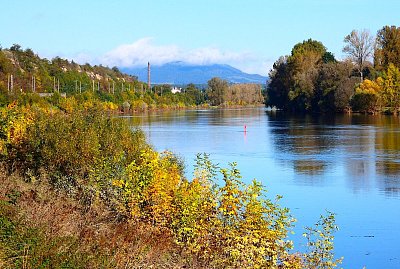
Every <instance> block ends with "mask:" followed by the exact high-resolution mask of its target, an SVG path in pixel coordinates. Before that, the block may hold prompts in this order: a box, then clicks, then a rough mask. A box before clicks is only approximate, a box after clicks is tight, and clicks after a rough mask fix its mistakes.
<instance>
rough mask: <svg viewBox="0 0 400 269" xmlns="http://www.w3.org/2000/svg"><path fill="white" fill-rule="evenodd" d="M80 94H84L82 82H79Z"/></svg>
mask: <svg viewBox="0 0 400 269" xmlns="http://www.w3.org/2000/svg"><path fill="white" fill-rule="evenodd" d="M79 93H82V82H81V81H80V80H79Z"/></svg>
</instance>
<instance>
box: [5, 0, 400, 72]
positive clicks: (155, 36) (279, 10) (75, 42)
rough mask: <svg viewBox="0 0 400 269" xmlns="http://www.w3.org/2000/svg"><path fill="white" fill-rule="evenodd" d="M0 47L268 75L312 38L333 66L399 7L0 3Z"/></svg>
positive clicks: (319, 2)
mask: <svg viewBox="0 0 400 269" xmlns="http://www.w3.org/2000/svg"><path fill="white" fill-rule="evenodd" d="M0 7H1V10H2V12H1V15H0V25H1V26H0V29H1V30H0V45H1V46H2V47H3V48H9V47H10V46H12V45H13V44H19V45H21V46H22V48H23V49H26V48H31V49H32V50H33V51H35V52H36V53H38V54H39V55H40V56H42V57H46V58H48V59H51V58H53V57H55V56H60V57H62V58H67V59H70V60H74V61H76V62H78V63H82V64H84V63H87V62H88V63H90V64H102V65H106V66H110V67H112V66H118V67H130V66H135V67H137V66H143V67H144V66H146V65H147V62H150V63H151V64H153V65H160V64H163V63H167V62H172V61H184V62H188V63H193V64H213V63H219V64H230V65H232V66H234V67H236V68H239V69H241V70H243V71H245V72H248V73H257V74H261V75H267V74H268V72H269V70H270V69H271V67H272V65H273V63H274V62H275V61H276V60H277V59H278V58H279V57H280V56H283V55H288V54H290V51H291V49H292V48H293V46H294V45H295V44H296V43H299V42H302V41H303V40H306V39H309V38H312V39H314V40H318V41H320V42H322V43H323V44H324V46H325V47H326V48H327V50H328V51H331V52H332V53H333V54H334V55H335V57H336V58H337V59H344V58H345V57H346V55H345V54H344V53H343V52H342V48H343V46H344V43H343V39H344V37H345V36H346V35H348V34H349V33H350V32H351V31H352V30H353V29H356V30H363V29H367V30H369V31H370V33H371V34H372V35H376V32H377V31H378V30H379V29H381V28H382V27H383V26H385V25H396V26H400V13H399V12H400V1H399V0H386V1H379V0H376V1H375V0H276V1H275V0H240V1H239V0H143V1H142V0H138V1H134V0H131V1H129V0H113V1H110V0H107V1H106V0H80V1H79V0H69V1H66V0H65V1H64V0H57V1H55V0H40V1H39V0H38V1H29V0H0Z"/></svg>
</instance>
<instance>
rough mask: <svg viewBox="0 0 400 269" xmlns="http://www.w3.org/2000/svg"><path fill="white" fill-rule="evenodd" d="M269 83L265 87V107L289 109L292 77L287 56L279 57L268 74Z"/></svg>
mask: <svg viewBox="0 0 400 269" xmlns="http://www.w3.org/2000/svg"><path fill="white" fill-rule="evenodd" d="M269 78H270V80H269V83H268V86H267V103H266V105H267V106H271V107H272V106H275V107H277V108H279V109H283V110H287V109H289V96H288V93H289V89H290V85H291V83H292V82H291V80H292V77H291V75H290V66H289V63H288V56H285V57H283V56H282V57H280V58H279V59H278V60H277V61H276V62H275V63H274V65H273V67H272V69H271V71H270V72H269Z"/></svg>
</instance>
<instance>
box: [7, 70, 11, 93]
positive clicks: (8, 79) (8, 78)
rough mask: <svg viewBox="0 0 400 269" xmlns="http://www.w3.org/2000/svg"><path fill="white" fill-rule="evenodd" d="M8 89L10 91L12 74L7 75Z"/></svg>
mask: <svg viewBox="0 0 400 269" xmlns="http://www.w3.org/2000/svg"><path fill="white" fill-rule="evenodd" d="M7 90H8V92H10V74H8V76H7Z"/></svg>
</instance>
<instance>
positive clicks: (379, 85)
mask: <svg viewBox="0 0 400 269" xmlns="http://www.w3.org/2000/svg"><path fill="white" fill-rule="evenodd" d="M343 41H344V47H343V52H344V53H345V54H346V55H347V57H346V59H345V60H343V61H339V60H337V59H335V57H334V55H333V54H332V53H331V52H329V51H328V50H327V49H326V47H325V46H324V45H323V44H322V43H321V42H319V41H316V40H313V39H308V40H305V41H303V42H301V43H298V44H296V45H295V46H294V47H293V49H292V51H291V54H290V55H287V56H282V57H280V58H279V59H278V60H277V61H276V62H275V63H274V65H273V68H272V70H271V71H270V74H269V76H270V82H269V85H268V89H267V102H266V104H267V105H268V106H275V107H276V108H278V109H282V110H286V111H292V112H313V113H331V112H362V113H370V114H375V113H387V114H398V113H399V108H400V71H399V68H400V27H396V26H384V27H383V28H382V29H380V30H379V31H378V32H377V34H376V37H374V36H372V35H371V34H370V33H369V31H368V30H360V31H357V30H353V31H352V32H351V33H350V34H349V35H347V36H345V37H344V40H343Z"/></svg>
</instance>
